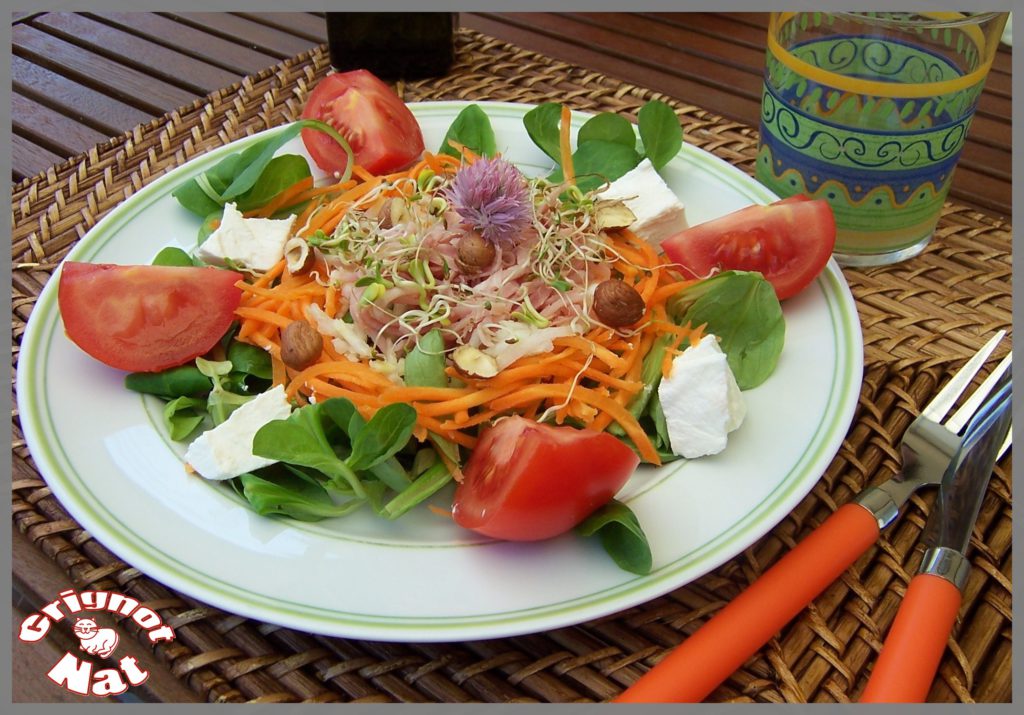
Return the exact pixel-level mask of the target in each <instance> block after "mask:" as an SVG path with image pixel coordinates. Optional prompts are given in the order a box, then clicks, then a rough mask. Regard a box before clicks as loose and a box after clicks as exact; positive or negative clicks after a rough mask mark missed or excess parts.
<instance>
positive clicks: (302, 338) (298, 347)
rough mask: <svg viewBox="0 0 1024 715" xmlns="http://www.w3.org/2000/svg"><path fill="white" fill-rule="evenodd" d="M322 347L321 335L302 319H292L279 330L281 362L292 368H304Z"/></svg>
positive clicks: (314, 359)
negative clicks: (286, 325) (285, 326)
mask: <svg viewBox="0 0 1024 715" xmlns="http://www.w3.org/2000/svg"><path fill="white" fill-rule="evenodd" d="M323 349H324V338H323V336H322V335H320V333H318V332H317V331H316V329H315V328H314V327H313V326H312V325H310V324H309V323H307V322H306V321H304V320H295V321H292V322H291V323H289V324H288V327H287V328H285V329H284V330H283V331H281V362H283V363H284V364H285V365H287V366H288V367H290V368H292V369H293V370H305V369H306V368H307V367H309V366H310V365H312V364H313V363H315V362H316V361H317V359H318V358H319V357H320V353H321V352H322V351H323Z"/></svg>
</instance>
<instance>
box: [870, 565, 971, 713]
mask: <svg viewBox="0 0 1024 715" xmlns="http://www.w3.org/2000/svg"><path fill="white" fill-rule="evenodd" d="M960 600H961V594H960V589H958V588H957V587H956V586H954V585H953V584H952V583H951V582H949V581H947V580H946V579H944V578H942V577H941V576H934V575H932V574H918V575H917V576H914V578H912V579H911V580H910V586H909V587H908V588H907V595H906V596H904V597H903V602H902V603H901V604H900V610H899V611H897V612H896V620H894V621H893V623H892V628H890V629H889V635H888V636H887V637H886V639H885V644H884V645H883V646H882V653H881V654H880V655H879V656H878V661H877V662H876V663H875V667H874V669H873V670H872V671H871V677H870V678H869V679H868V684H867V686H866V687H865V688H864V692H863V693H862V694H861V696H860V702H862V703H923V702H924V700H925V698H926V697H927V695H928V690H929V689H930V688H931V686H932V681H934V680H935V671H936V670H937V669H938V667H939V660H941V659H942V654H943V653H944V652H945V650H946V644H947V643H948V642H949V634H950V632H951V631H952V630H953V623H954V622H955V621H956V614H957V612H958V611H959V610H960Z"/></svg>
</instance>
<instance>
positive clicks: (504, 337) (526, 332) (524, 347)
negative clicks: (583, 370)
mask: <svg viewBox="0 0 1024 715" xmlns="http://www.w3.org/2000/svg"><path fill="white" fill-rule="evenodd" d="M490 334H491V335H492V336H493V338H494V344H493V345H491V346H488V347H484V346H476V345H475V346H474V347H479V349H480V352H482V353H484V354H485V355H489V356H491V357H492V358H494V359H495V361H496V362H497V365H498V370H504V369H505V368H506V367H508V366H509V365H511V364H512V363H514V362H515V361H516V360H518V359H519V358H524V357H528V356H530V355H539V354H541V353H549V352H551V351H552V350H554V349H555V344H554V342H553V341H554V340H555V339H556V338H565V337H568V336H570V335H573V329H572V326H570V325H559V326H553V327H549V328H538V327H535V326H533V325H529V324H527V323H521V322H519V321H518V320H499V321H498V322H497V323H495V324H494V327H493V328H492V330H491V331H490Z"/></svg>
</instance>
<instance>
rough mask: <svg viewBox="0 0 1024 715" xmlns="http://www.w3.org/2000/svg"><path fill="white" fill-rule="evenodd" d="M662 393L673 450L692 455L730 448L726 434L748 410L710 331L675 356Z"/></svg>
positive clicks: (662, 383)
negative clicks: (727, 445)
mask: <svg viewBox="0 0 1024 715" xmlns="http://www.w3.org/2000/svg"><path fill="white" fill-rule="evenodd" d="M658 397H659V399H660V400H661V408H662V410H663V411H664V413H665V421H666V423H667V424H668V435H669V442H670V443H671V446H672V451H673V452H674V453H675V454H679V455H682V456H683V457H686V458H688V459H693V458H695V457H702V456H704V455H707V454H717V453H718V452H721V451H722V450H723V449H725V445H726V442H727V435H728V434H729V432H732V431H733V430H734V429H736V428H737V427H739V426H740V424H741V423H742V422H743V418H744V417H745V416H746V413H747V407H746V404H745V403H744V401H743V395H742V393H741V392H740V388H739V386H738V385H737V384H736V378H735V377H734V376H733V374H732V370H731V369H730V368H729V363H728V361H727V360H726V357H725V353H723V352H722V349H721V348H720V347H719V346H718V339H717V338H716V337H715V336H714V335H710V334H709V335H705V336H704V338H703V339H702V340H701V341H700V342H699V343H697V344H696V345H694V346H691V347H689V348H687V349H686V350H684V351H683V352H682V354H680V355H678V356H676V358H675V359H674V360H673V361H672V369H671V371H670V372H669V375H668V377H665V378H663V379H662V381H661V383H660V384H659V386H658Z"/></svg>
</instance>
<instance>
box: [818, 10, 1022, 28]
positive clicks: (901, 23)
mask: <svg viewBox="0 0 1024 715" xmlns="http://www.w3.org/2000/svg"><path fill="white" fill-rule="evenodd" d="M927 12H928V11H920V12H891V13H887V14H888V15H890V16H895V15H906V16H908V17H914V16H916V17H920V16H921V15H922V14H925V13H927ZM830 14H832V15H835V16H837V17H845V18H848V19H851V20H854V21H856V22H863V23H867V24H874V25H883V26H886V27H902V28H915V29H932V28H935V29H942V28H954V27H963V26H964V25H982V24H984V23H986V22H989V21H990V20H994V19H996V18H998V17H999V16H1000V15H1006V14H1008V13H1007V12H1006V11H994V12H976V13H948V14H960V15H963V16H962V17H959V18H935V19H914V20H911V19H906V18H902V17H876V16H873V15H872V14H871V13H868V12H833V13H830ZM943 14H947V13H943Z"/></svg>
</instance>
